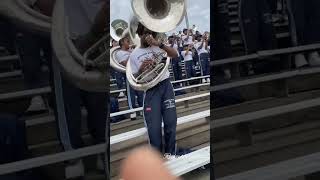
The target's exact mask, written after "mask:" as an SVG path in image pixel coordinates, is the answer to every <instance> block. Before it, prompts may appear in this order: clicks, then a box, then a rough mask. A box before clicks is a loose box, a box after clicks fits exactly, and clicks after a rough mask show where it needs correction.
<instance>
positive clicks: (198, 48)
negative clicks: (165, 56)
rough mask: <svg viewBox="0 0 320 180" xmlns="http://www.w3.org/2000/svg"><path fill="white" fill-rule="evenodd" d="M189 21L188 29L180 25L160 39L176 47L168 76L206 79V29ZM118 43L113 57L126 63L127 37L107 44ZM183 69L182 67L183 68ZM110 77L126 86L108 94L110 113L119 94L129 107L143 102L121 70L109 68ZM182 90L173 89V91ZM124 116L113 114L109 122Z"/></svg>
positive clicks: (129, 51)
mask: <svg viewBox="0 0 320 180" xmlns="http://www.w3.org/2000/svg"><path fill="white" fill-rule="evenodd" d="M196 29H197V28H196V26H195V25H193V27H192V29H187V28H186V29H183V30H182V31H177V32H173V33H170V34H169V33H167V34H166V38H165V39H161V41H163V43H164V44H165V45H167V46H169V47H172V48H174V49H175V50H176V52H177V54H178V57H174V58H171V70H172V77H171V80H174V81H178V80H182V79H188V78H192V77H196V76H206V77H205V78H203V79H202V82H203V83H210V78H209V77H207V76H208V75H210V65H209V62H210V56H209V54H210V33H209V32H208V31H204V32H203V33H201V32H200V31H198V30H196ZM117 46H120V47H121V50H119V51H118V52H117V55H116V57H117V60H118V61H119V63H120V64H122V65H126V63H127V61H128V59H129V56H130V53H131V52H132V50H133V49H131V46H130V39H129V38H128V37H125V38H122V39H120V40H119V42H117V41H115V40H114V39H112V41H111V47H117ZM183 70H184V71H183ZM111 78H112V79H115V83H116V86H117V89H119V90H120V89H126V91H125V92H129V93H125V92H123V91H121V92H120V93H119V95H118V96H113V97H112V96H111V98H110V101H111V113H112V112H117V111H119V105H118V104H119V101H118V100H119V98H121V97H124V96H127V99H128V105H129V108H130V109H133V108H137V107H142V106H143V92H139V91H136V90H134V89H133V88H131V87H130V85H129V84H128V83H127V82H126V75H125V73H121V72H118V71H115V70H112V73H111ZM181 85H182V83H175V84H174V87H180V86H181ZM179 93H183V92H176V95H178V94H179ZM137 116H141V114H139V113H138V114H136V113H133V114H131V115H130V118H131V119H132V120H134V119H136V117H137ZM124 118H125V117H121V116H118V117H113V118H111V122H114V123H115V122H119V121H121V120H123V119H124Z"/></svg>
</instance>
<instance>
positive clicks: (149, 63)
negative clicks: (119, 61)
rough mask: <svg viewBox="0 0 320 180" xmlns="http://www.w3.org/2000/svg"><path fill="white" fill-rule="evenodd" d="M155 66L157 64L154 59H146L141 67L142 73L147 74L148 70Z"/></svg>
mask: <svg viewBox="0 0 320 180" xmlns="http://www.w3.org/2000/svg"><path fill="white" fill-rule="evenodd" d="M153 66H155V62H154V60H152V59H146V60H144V61H143V63H142V64H141V66H140V72H145V71H146V70H148V68H150V67H153Z"/></svg>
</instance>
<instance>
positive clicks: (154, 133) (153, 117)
mask: <svg viewBox="0 0 320 180" xmlns="http://www.w3.org/2000/svg"><path fill="white" fill-rule="evenodd" d="M137 34H138V35H139V37H140V39H141V46H140V47H138V48H136V49H135V50H134V51H133V52H132V53H131V55H130V65H131V68H132V73H133V75H135V76H136V75H139V74H140V73H142V72H144V71H145V70H146V68H148V67H150V66H152V65H153V64H154V60H155V59H154V58H153V57H154V56H153V55H154V53H161V52H166V53H167V56H169V57H171V58H176V57H178V54H177V51H176V50H175V49H174V48H172V47H169V46H166V45H164V44H163V43H160V42H158V41H157V40H155V38H156V35H157V33H156V32H153V31H151V30H149V29H147V28H146V27H144V26H143V25H142V24H141V23H139V25H138V28H137ZM169 78H170V73H169V70H167V72H166V74H165V76H164V78H163V79H162V80H161V81H160V82H159V83H158V84H157V85H156V86H154V87H153V88H151V89H148V90H147V91H145V94H144V107H143V108H144V109H143V113H144V121H145V125H146V128H147V130H148V136H149V143H150V144H151V146H152V147H154V148H156V149H157V150H158V151H160V152H163V149H162V148H163V144H164V154H165V155H166V156H167V157H168V155H175V153H176V126H177V113H176V105H175V94H174V90H173V86H172V84H171V82H170V79H169ZM162 122H163V124H164V140H165V142H162V126H161V125H162Z"/></svg>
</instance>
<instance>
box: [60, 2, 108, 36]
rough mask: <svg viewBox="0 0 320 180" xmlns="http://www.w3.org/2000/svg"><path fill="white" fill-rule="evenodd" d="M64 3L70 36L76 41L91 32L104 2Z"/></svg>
mask: <svg viewBox="0 0 320 180" xmlns="http://www.w3.org/2000/svg"><path fill="white" fill-rule="evenodd" d="M64 3H65V13H66V18H67V20H68V23H69V31H70V36H71V39H76V38H77V37H79V36H81V35H84V34H87V33H88V32H89V31H90V29H91V27H92V25H93V23H94V20H95V18H96V15H97V14H98V12H99V11H100V9H101V8H102V5H103V3H104V0H67V1H64Z"/></svg>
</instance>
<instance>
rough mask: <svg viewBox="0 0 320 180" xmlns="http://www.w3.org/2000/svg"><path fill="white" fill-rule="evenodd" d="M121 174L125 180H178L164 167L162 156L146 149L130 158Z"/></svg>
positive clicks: (134, 153)
mask: <svg viewBox="0 0 320 180" xmlns="http://www.w3.org/2000/svg"><path fill="white" fill-rule="evenodd" d="M120 174H121V178H122V179H123V180H150V179H152V180H178V178H176V177H174V176H173V175H171V174H170V172H169V170H168V169H167V168H166V167H165V166H164V164H163V161H162V159H161V156H160V155H159V154H157V153H156V152H155V151H153V150H150V149H148V148H146V147H145V148H141V149H138V150H135V151H134V152H132V153H131V154H130V155H129V156H128V158H127V159H126V160H125V161H124V163H123V166H122V168H121V173H120Z"/></svg>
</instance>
